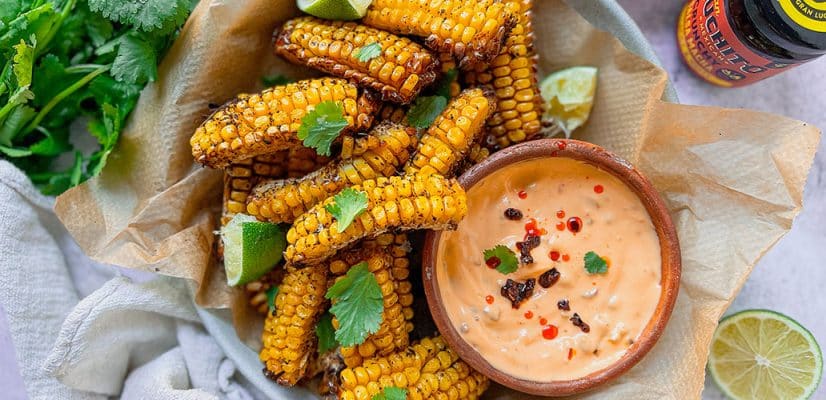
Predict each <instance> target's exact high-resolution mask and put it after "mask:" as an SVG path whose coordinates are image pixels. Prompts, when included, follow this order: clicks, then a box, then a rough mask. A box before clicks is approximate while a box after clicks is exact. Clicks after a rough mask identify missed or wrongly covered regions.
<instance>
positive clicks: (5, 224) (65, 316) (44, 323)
mask: <svg viewBox="0 0 826 400" xmlns="http://www.w3.org/2000/svg"><path fill="white" fill-rule="evenodd" d="M51 208H52V200H51V199H49V198H47V197H44V196H42V195H40V193H38V192H37V190H36V189H35V188H33V187H32V185H31V183H30V182H29V181H28V179H27V178H26V177H25V176H24V175H23V174H22V173H21V172H20V171H19V170H17V169H16V168H15V167H14V166H12V165H11V164H9V163H8V162H6V161H0V254H2V257H0V304H2V306H3V308H4V309H5V311H6V314H7V319H8V326H9V333H10V335H11V339H12V342H13V344H14V348H15V352H16V356H17V362H18V365H19V368H20V373H21V375H22V377H23V381H24V384H25V386H26V391H27V393H28V396H29V398H31V399H49V400H52V399H84V400H85V399H105V398H108V397H110V396H120V397H121V398H122V399H127V400H128V399H159V400H165V399H193V400H194V399H198V400H200V399H230V400H247V399H252V398H253V397H252V395H254V394H256V393H255V391H254V389H249V388H245V387H244V386H243V385H245V383H246V382H244V381H243V379H241V378H240V377H239V376H237V374H236V369H235V365H234V364H233V362H232V361H230V360H229V359H227V358H226V356H225V355H224V353H223V351H222V350H221V349H220V347H218V345H217V344H216V343H215V341H214V340H213V339H212V338H211V337H210V336H209V335H208V334H207V333H206V332H205V331H204V329H203V327H202V326H201V325H200V319H199V318H198V314H197V313H196V312H195V308H194V306H193V303H192V299H191V297H190V295H189V293H190V291H189V289H188V288H187V287H186V284H185V282H184V281H182V280H177V279H173V278H154V277H151V276H146V275H141V274H136V273H135V272H133V271H129V272H126V271H121V270H118V269H116V268H114V267H108V266H104V265H100V264H96V263H94V262H92V261H91V260H89V259H88V258H86V257H85V256H83V255H82V253H81V252H80V250H79V249H78V248H77V246H76V245H75V244H74V242H73V241H72V239H71V238H70V237H69V236H68V233H67V232H66V231H65V229H63V226H62V225H61V224H60V222H59V221H58V220H57V218H56V217H55V216H54V214H53V213H52V212H51ZM127 274H128V275H130V276H131V278H130V277H127V276H125V275H127ZM147 277H151V279H147ZM106 280H108V282H106ZM98 287H99V289H97V290H95V291H94V292H92V293H89V292H90V291H91V290H92V289H94V288H98ZM246 386H249V385H246ZM0 397H3V396H2V395H0Z"/></svg>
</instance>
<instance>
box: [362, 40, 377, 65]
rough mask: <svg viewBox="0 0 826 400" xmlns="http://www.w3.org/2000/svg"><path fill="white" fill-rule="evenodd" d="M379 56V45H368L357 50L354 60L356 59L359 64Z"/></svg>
mask: <svg viewBox="0 0 826 400" xmlns="http://www.w3.org/2000/svg"><path fill="white" fill-rule="evenodd" d="M380 55H381V45H380V44H379V43H370V44H368V45H366V46H364V47H362V48H361V49H359V53H358V54H357V55H356V58H358V60H359V61H361V62H365V61H370V60H372V59H374V58H376V57H378V56H380Z"/></svg>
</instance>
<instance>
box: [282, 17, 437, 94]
mask: <svg viewBox="0 0 826 400" xmlns="http://www.w3.org/2000/svg"><path fill="white" fill-rule="evenodd" d="M373 43H376V44H378V45H379V46H381V51H380V53H379V55H377V56H376V57H373V58H371V59H368V60H364V61H362V60H363V58H361V59H360V57H359V53H360V52H361V50H362V49H363V48H364V47H365V46H368V45H372V44H373ZM275 52H276V53H278V54H280V55H281V56H283V57H284V58H286V59H288V60H290V61H292V62H294V63H296V64H304V65H307V66H309V67H312V68H316V69H319V70H321V71H324V72H326V73H328V74H332V75H335V76H338V77H341V78H345V79H348V80H349V81H350V82H353V83H355V84H357V85H359V86H362V87H369V88H371V89H373V90H375V91H376V92H378V93H380V94H381V99H382V100H384V101H392V102H394V103H402V104H407V103H409V102H410V101H411V100H413V99H414V98H415V97H416V96H417V95H418V94H419V91H420V90H421V89H422V88H423V87H425V86H427V85H429V84H431V83H432V82H433V81H434V80H435V79H436V75H437V71H438V69H437V68H438V64H439V63H438V60H436V57H435V56H434V55H433V54H432V53H431V52H430V51H429V50H427V49H425V48H424V47H422V46H421V45H419V44H418V43H415V42H413V41H411V40H410V39H408V38H405V37H399V36H396V35H394V34H392V33H390V32H386V31H382V30H379V29H375V28H371V27H369V26H364V25H361V24H358V23H355V22H343V21H326V20H322V19H318V18H313V17H301V18H296V19H292V20H289V21H287V23H285V24H284V26H283V27H282V28H281V32H280V33H279V34H278V36H277V37H276V41H275Z"/></svg>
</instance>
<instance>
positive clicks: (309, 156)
mask: <svg viewBox="0 0 826 400" xmlns="http://www.w3.org/2000/svg"><path fill="white" fill-rule="evenodd" d="M288 153H289V154H288V156H287V177H288V178H301V177H302V176H305V175H307V174H309V173H311V172H313V171H317V170H318V169H319V168H321V167H323V166H325V165H327V164H329V163H330V157H326V156H322V155H320V154H318V153H317V152H316V151H315V149H313V148H310V147H304V146H298V147H293V148H291V149H290V150H289V151H288Z"/></svg>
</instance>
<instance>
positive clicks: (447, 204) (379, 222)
mask: <svg viewBox="0 0 826 400" xmlns="http://www.w3.org/2000/svg"><path fill="white" fill-rule="evenodd" d="M353 189H355V190H359V191H363V192H365V193H366V194H367V210H366V211H365V212H363V213H361V214H359V215H358V216H357V217H356V218H355V220H353V223H352V224H350V225H349V226H348V227H347V228H346V229H344V232H339V230H338V222H337V221H336V220H335V218H333V215H332V214H330V212H328V211H327V210H326V208H325V207H326V206H327V205H328V204H332V203H333V202H334V201H335V199H334V198H333V197H328V198H327V199H326V200H324V201H323V202H321V203H319V204H316V205H315V206H313V207H312V208H311V209H310V210H309V211H307V212H306V213H304V214H302V215H300V216H299V217H298V218H296V219H295V221H294V222H293V226H292V227H291V228H290V230H289V231H288V232H287V243H288V246H287V249H286V250H285V251H284V256H285V259H286V260H287V262H289V263H293V264H295V265H299V264H313V263H317V262H320V261H323V260H324V259H326V258H328V257H329V256H331V255H333V254H334V253H335V252H336V251H338V250H339V249H342V248H345V247H347V246H349V245H351V244H353V243H355V242H356V241H358V240H360V239H363V238H366V237H375V236H377V235H380V234H382V233H385V232H388V231H391V230H407V229H447V228H453V227H455V226H456V224H458V223H459V221H461V220H462V218H464V216H465V214H467V198H466V195H465V191H464V189H462V187H461V185H459V182H457V181H456V180H453V179H450V180H449V179H446V178H444V177H442V176H439V175H428V176H424V175H414V176H404V177H400V176H393V177H389V178H384V177H382V178H376V179H372V180H367V181H364V183H362V184H361V185H357V186H353Z"/></svg>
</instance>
